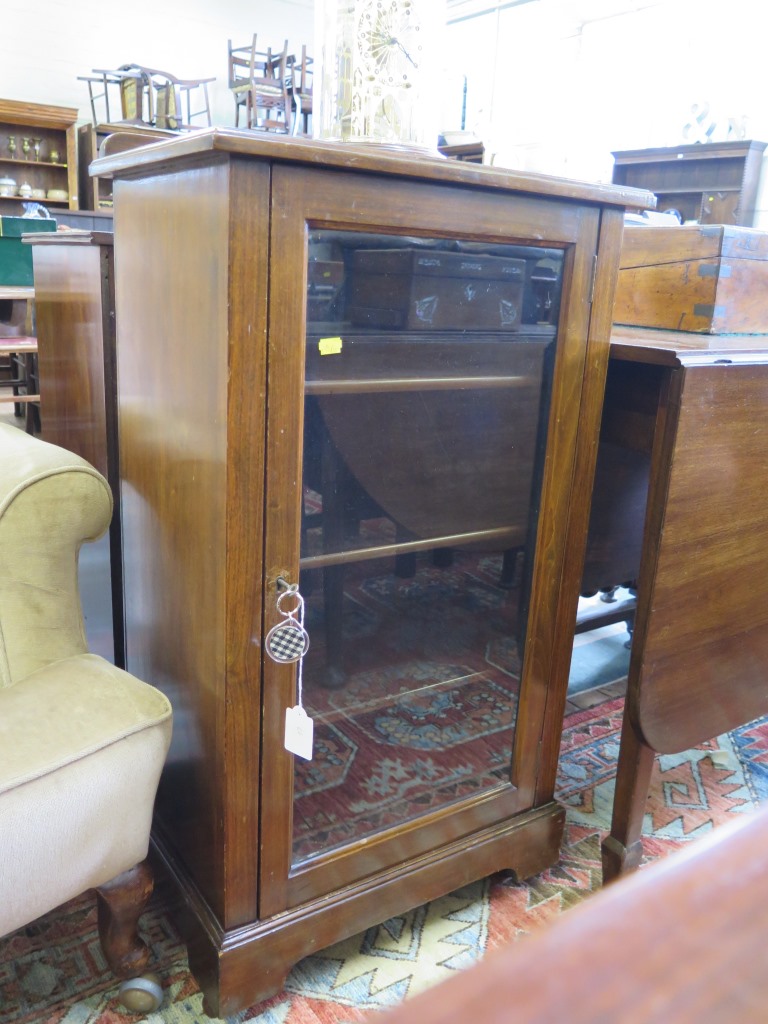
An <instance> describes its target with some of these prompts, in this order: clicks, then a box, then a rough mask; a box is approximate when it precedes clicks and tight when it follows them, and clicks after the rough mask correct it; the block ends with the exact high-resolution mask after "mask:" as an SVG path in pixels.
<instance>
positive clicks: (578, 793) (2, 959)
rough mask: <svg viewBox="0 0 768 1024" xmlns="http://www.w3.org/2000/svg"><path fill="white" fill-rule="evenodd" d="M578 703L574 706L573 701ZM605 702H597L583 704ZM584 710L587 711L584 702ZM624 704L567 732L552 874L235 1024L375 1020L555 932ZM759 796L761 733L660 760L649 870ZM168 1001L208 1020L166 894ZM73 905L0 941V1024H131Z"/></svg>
mask: <svg viewBox="0 0 768 1024" xmlns="http://www.w3.org/2000/svg"><path fill="white" fill-rule="evenodd" d="M582 696H583V695H582ZM600 696H603V697H605V694H601V693H600V691H598V692H597V694H596V695H595V694H594V693H593V695H592V698H593V699H595V698H596V697H597V698H599V697H600ZM584 703H585V704H586V703H587V701H584ZM622 703H623V702H622V699H621V698H620V697H615V696H614V697H612V698H611V697H608V699H603V700H602V702H601V703H596V704H594V705H593V706H591V707H587V706H584V707H583V708H581V709H580V710H575V709H574V708H573V705H571V713H570V714H569V715H568V717H567V719H566V723H565V733H564V737H563V744H562V757H561V767H560V778H559V784H558V796H559V799H560V800H561V801H563V803H564V804H565V805H566V806H567V808H568V821H567V830H566V837H565V843H564V846H563V850H562V856H561V858H560V861H559V863H558V864H557V865H555V866H554V867H553V868H551V869H550V870H548V871H545V872H544V873H542V874H541V875H538V876H536V877H535V878H531V879H528V880H527V881H525V882H521V883H515V882H510V881H509V880H508V879H505V878H503V877H501V876H495V877H492V878H490V879H484V880H482V881H479V882H476V883H474V884H473V885H469V886H467V887H465V888H463V889H460V890H458V891H456V892H454V893H451V894H450V895H448V896H446V897H444V898H443V899H439V900H435V901H434V902H432V903H430V904H427V905H426V906H423V907H419V908H417V909H416V910H414V911H412V912H410V913H409V914H406V915H404V916H403V917H401V918H396V919H393V920H390V921H387V922H385V923H383V924H381V925H379V926H377V927H374V928H370V929H368V930H367V931H366V932H364V933H362V934H360V935H356V936H354V937H353V938H351V939H348V940H347V941H345V942H342V943H339V944H337V945H336V946H333V947H332V948H330V949H326V950H324V951H323V952H321V953H319V954H317V955H316V956H311V957H308V958H307V959H306V960H304V961H302V962H301V963H299V964H298V965H297V966H296V967H295V969H294V970H293V971H292V972H291V974H290V975H289V978H288V981H287V984H286V987H285V989H284V990H283V991H282V992H280V993H279V994H278V995H277V996H275V997H274V998H273V999H271V1000H269V1001H268V1002H267V1003H264V1004H261V1005H260V1006H257V1007H252V1008H250V1009H248V1010H246V1011H244V1012H243V1013H241V1014H238V1015H237V1016H236V1017H233V1018H231V1020H232V1021H233V1022H240V1021H253V1022H256V1024H334V1022H339V1024H341V1022H356V1021H361V1020H364V1019H368V1018H369V1017H370V1016H371V1015H373V1017H374V1018H375V1017H376V1015H377V1011H381V1010H383V1009H386V1008H387V1007H389V1006H392V1005H393V1004H395V1003H397V1002H399V1001H401V1000H402V999H405V998H407V997H409V996H411V995H413V994H414V993H415V992H417V991H420V990H421V989H423V988H425V987H427V986H429V985H433V984H436V983H438V982H439V981H440V980H442V979H443V978H445V977H447V976H449V975H451V974H452V973H453V972H455V971H457V970H461V969H463V968H465V967H467V966H469V965H470V964H471V963H473V962H474V961H475V960H477V959H478V958H479V957H480V956H482V954H483V952H484V951H485V950H486V949H491V948H494V947H496V946H498V945H500V944H502V943H507V942H510V941H515V940H516V939H517V938H519V937H520V936H522V935H525V934H526V933H529V932H531V931H533V930H535V929H536V928H539V927H541V926H542V925H543V924H546V923H547V922H550V921H552V920H553V919H554V918H556V917H558V915H560V914H561V913H563V912H564V911H566V910H567V909H568V908H569V907H572V906H573V905H575V904H577V903H579V902H580V901H581V900H583V899H585V898H589V896H590V894H591V893H592V892H594V891H595V890H596V889H598V888H599V886H600V880H601V870H600V853H599V843H600V838H601V836H602V834H603V833H604V832H605V830H606V829H607V827H608V823H609V817H610V808H611V803H612V797H613V778H614V772H615V765H616V754H617V751H618V743H619V728H620V722H621V712H622ZM766 797H768V722H766V721H765V720H760V721H758V722H754V723H751V724H750V725H747V726H744V727H742V728H740V729H738V730H736V731H735V732H733V733H730V734H728V735H726V736H721V737H719V738H718V739H717V740H713V741H711V742H708V743H704V744H702V745H701V746H700V747H697V748H695V749H694V750H690V751H687V752H686V753H684V754H679V755H674V756H664V757H660V758H657V760H656V766H655V772H654V777H653V784H652V789H651V796H650V798H649V802H648V813H647V815H646V820H645V828H644V839H643V845H644V850H645V855H646V858H647V860H648V862H650V861H653V860H655V859H657V858H659V857H663V856H666V855H667V854H669V853H670V852H672V851H674V850H675V849H677V848H678V847H679V846H681V845H682V844H684V843H687V842H690V841H695V840H696V839H697V838H698V837H699V836H702V835H703V834H705V833H706V832H708V831H710V830H711V829H712V828H714V827H717V826H718V825H720V824H722V823H723V822H725V821H726V820H728V819H729V818H731V817H733V816H734V815H738V814H743V813H745V812H747V811H749V810H750V809H751V808H753V807H754V806H755V805H756V803H758V802H759V801H761V800H764V799H765V798H766ZM143 928H144V931H145V934H146V938H147V940H148V942H149V944H150V946H151V949H152V954H153V959H154V964H155V967H156V969H157V970H158V971H159V973H160V974H161V975H162V977H163V983H164V986H165V994H166V995H165V1002H164V1004H163V1007H162V1008H161V1009H160V1010H159V1011H158V1012H157V1013H154V1014H151V1015H149V1016H148V1017H146V1018H144V1020H145V1021H146V1024H161V1022H168V1024H191V1022H195V1021H200V1022H205V1021H207V1020H208V1018H206V1017H205V1015H204V1014H203V1013H202V1010H201V995H200V993H199V991H198V990H197V986H196V985H195V982H194V980H193V979H192V978H191V976H190V975H189V972H188V968H187V961H186V957H185V952H184V947H183V944H182V943H181V941H180V938H179V936H178V934H177V932H176V930H175V928H174V926H173V924H172V922H171V920H170V919H169V917H168V915H167V912H166V905H165V903H164V900H163V896H162V893H159V894H158V896H157V898H156V899H155V902H154V904H153V906H152V908H151V910H150V912H149V913H147V914H146V915H145V917H144V919H143ZM115 994H116V985H115V983H114V980H113V979H112V978H111V976H110V975H109V973H108V971H107V970H106V967H105V965H104V962H103V959H102V956H101V952H100V948H99V945H98V940H97V937H96V915H95V908H94V906H93V903H92V901H91V900H90V899H88V898H85V897H82V898H79V899H77V900H74V901H73V902H71V903H70V904H68V905H67V906H65V907H63V908H61V909H60V910H58V911H56V912H54V913H52V914H49V915H47V916H46V917H44V918H41V919H40V920H39V921H37V922H35V923H34V924H33V925H30V926H28V927H26V928H24V929H22V930H21V931H19V932H17V933H15V934H14V935H11V936H8V937H6V938H5V939H3V940H0V1024H33V1022H34V1024H129V1022H131V1021H137V1018H136V1017H135V1016H134V1017H131V1016H130V1015H127V1014H126V1013H124V1012H123V1011H121V1009H120V1007H119V1005H118V1004H117V1001H116V998H115Z"/></svg>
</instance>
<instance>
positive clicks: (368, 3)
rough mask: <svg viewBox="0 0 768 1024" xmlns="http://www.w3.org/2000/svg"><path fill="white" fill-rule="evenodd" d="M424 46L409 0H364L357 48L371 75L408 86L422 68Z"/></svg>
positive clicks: (383, 82) (366, 70)
mask: <svg viewBox="0 0 768 1024" xmlns="http://www.w3.org/2000/svg"><path fill="white" fill-rule="evenodd" d="M422 47H423V39H422V27H421V25H420V23H419V20H418V17H417V15H416V12H415V10H414V8H413V5H412V4H411V2H410V0H365V3H364V4H363V6H362V10H361V12H360V18H359V21H358V48H359V53H360V57H361V59H362V64H363V67H364V69H365V72H366V73H367V74H368V75H369V76H370V77H372V78H375V79H378V80H380V81H382V84H387V85H390V86H398V85H399V86H402V87H408V86H409V85H410V84H411V79H412V77H413V75H414V73H415V72H417V71H418V69H419V64H420V63H421V57H422Z"/></svg>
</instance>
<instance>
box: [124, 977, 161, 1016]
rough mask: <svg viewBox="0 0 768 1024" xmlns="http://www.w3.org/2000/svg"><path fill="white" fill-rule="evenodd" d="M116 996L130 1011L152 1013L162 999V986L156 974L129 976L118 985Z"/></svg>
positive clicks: (158, 1006)
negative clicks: (137, 976) (138, 976)
mask: <svg viewBox="0 0 768 1024" xmlns="http://www.w3.org/2000/svg"><path fill="white" fill-rule="evenodd" d="M117 998H118V999H119V1000H120V1002H121V1003H122V1004H123V1006H124V1007H125V1008H126V1010H130V1011H131V1013H154V1011H155V1010H157V1009H159V1008H160V1004H161V1003H162V1001H163V988H162V985H161V983H160V978H159V977H158V976H157V975H156V974H144V975H142V977H140V978H129V979H128V981H124V982H123V983H122V985H121V986H120V990H119V992H118V994H117Z"/></svg>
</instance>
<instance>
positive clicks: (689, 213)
mask: <svg viewBox="0 0 768 1024" xmlns="http://www.w3.org/2000/svg"><path fill="white" fill-rule="evenodd" d="M765 147H766V143H765V142H752V141H744V142H742V141H737V142H707V143H703V144H695V145H685V146H669V147H663V148H658V149H632V150H621V151H619V152H616V153H614V154H613V158H614V167H613V181H614V182H615V183H616V184H620V185H630V186H632V187H634V188H647V189H649V190H650V191H651V192H655V193H656V196H657V199H658V209H659V210H678V211H679V212H680V213H681V214H682V217H683V220H685V221H691V220H692V221H698V222H699V223H700V224H741V225H742V226H744V227H750V226H751V225H752V224H754V222H755V206H756V203H757V193H758V188H759V185H760V174H761V171H762V166H763V153H764V151H765Z"/></svg>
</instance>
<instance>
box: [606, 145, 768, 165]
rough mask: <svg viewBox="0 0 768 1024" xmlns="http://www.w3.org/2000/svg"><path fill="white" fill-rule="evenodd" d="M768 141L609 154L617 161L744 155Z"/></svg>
mask: <svg viewBox="0 0 768 1024" xmlns="http://www.w3.org/2000/svg"><path fill="white" fill-rule="evenodd" d="M766 146H768V142H757V141H755V140H752V139H736V140H735V141H732V142H685V143H683V144H682V145H680V146H658V147H656V148H655V149H619V150H614V152H613V153H612V154H611V155H612V156H613V158H614V160H615V161H616V162H617V163H629V162H634V161H636V160H639V161H642V160H665V159H666V160H678V159H681V158H683V159H684V158H686V157H688V158H691V157H693V158H695V159H700V160H706V159H715V158H717V157H723V156H744V155H746V154H747V153H749V152H751V151H754V152H760V153H761V152H762V151H763V150H764V149H765V148H766Z"/></svg>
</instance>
